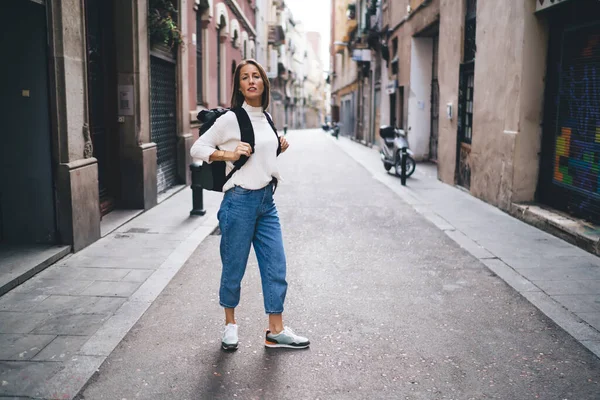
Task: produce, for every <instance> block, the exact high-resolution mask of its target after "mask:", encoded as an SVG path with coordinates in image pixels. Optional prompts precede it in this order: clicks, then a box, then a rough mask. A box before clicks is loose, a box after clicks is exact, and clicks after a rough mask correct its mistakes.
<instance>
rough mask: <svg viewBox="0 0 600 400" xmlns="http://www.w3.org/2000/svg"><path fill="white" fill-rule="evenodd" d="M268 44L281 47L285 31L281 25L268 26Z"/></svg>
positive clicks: (283, 42)
mask: <svg viewBox="0 0 600 400" xmlns="http://www.w3.org/2000/svg"><path fill="white" fill-rule="evenodd" d="M269 44H272V45H273V46H281V45H282V44H285V31H284V30H283V26H281V25H269Z"/></svg>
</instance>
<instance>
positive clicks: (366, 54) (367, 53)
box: [352, 49, 371, 62]
mask: <svg viewBox="0 0 600 400" xmlns="http://www.w3.org/2000/svg"><path fill="white" fill-rule="evenodd" d="M352 60H354V61H358V62H371V50H369V49H354V50H353V51H352Z"/></svg>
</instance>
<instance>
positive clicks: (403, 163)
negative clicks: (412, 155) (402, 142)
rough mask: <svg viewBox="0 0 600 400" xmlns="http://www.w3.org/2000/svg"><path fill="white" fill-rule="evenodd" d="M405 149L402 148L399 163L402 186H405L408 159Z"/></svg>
mask: <svg viewBox="0 0 600 400" xmlns="http://www.w3.org/2000/svg"><path fill="white" fill-rule="evenodd" d="M406 150H407V148H406V147H403V148H402V160H401V162H400V183H402V186H406V159H407V158H408V152H407V151H406Z"/></svg>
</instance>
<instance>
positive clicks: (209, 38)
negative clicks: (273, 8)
mask: <svg viewBox="0 0 600 400" xmlns="http://www.w3.org/2000/svg"><path fill="white" fill-rule="evenodd" d="M188 7H189V18H188V35H187V36H188V38H191V39H192V40H188V41H187V43H186V45H187V52H188V54H190V55H191V56H190V57H189V60H188V66H189V72H188V76H189V79H188V90H189V97H190V99H192V101H191V102H190V106H189V109H190V112H189V121H190V122H191V124H192V127H193V128H196V127H197V126H198V121H197V115H198V112H200V110H203V109H207V108H217V107H229V104H230V103H231V88H232V83H233V74H234V72H235V68H236V66H237V64H238V63H239V62H240V61H242V60H243V59H245V58H255V57H256V38H257V31H256V28H255V23H256V16H257V13H256V7H255V5H254V1H253V0H251V1H248V0H243V1H240V2H236V1H231V0H204V1H201V0H194V1H193V2H191V3H190V4H189V5H188ZM259 15H260V14H259ZM194 132H195V134H194V135H195V136H194V137H195V138H197V135H198V130H197V129H194Z"/></svg>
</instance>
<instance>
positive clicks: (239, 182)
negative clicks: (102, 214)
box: [191, 60, 310, 350]
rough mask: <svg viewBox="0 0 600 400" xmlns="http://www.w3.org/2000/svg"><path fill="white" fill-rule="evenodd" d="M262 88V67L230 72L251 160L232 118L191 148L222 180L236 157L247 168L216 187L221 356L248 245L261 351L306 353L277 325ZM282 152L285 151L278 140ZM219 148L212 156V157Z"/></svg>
mask: <svg viewBox="0 0 600 400" xmlns="http://www.w3.org/2000/svg"><path fill="white" fill-rule="evenodd" d="M269 98H270V92H269V80H268V79H267V74H266V73H265V71H264V69H263V68H262V66H261V65H260V64H259V63H258V62H256V61H254V60H244V61H242V62H241V63H240V64H239V65H238V66H237V68H236V70H235V75H234V78H233V92H232V95H231V108H236V107H241V108H243V109H244V110H245V111H246V112H247V113H248V115H249V117H250V121H251V123H252V128H253V130H254V137H255V139H254V140H255V145H254V152H253V153H252V151H251V147H250V145H249V144H248V143H244V142H242V141H241V132H240V128H239V125H238V121H237V118H236V116H235V114H234V113H233V112H231V111H229V112H227V113H226V114H224V115H223V116H221V117H220V118H219V119H217V120H216V121H215V123H214V125H213V126H212V127H211V128H210V129H209V130H208V131H206V132H205V133H204V134H203V135H202V136H201V137H200V138H199V139H198V140H197V141H196V143H194V145H193V146H192V149H191V155H192V157H193V158H197V159H201V160H203V161H205V162H208V163H210V162H213V161H227V173H229V172H230V171H231V170H232V169H233V164H232V163H233V162H235V161H237V160H239V158H240V157H241V156H247V157H249V158H248V161H247V162H246V163H245V164H244V166H243V167H241V168H240V169H239V170H238V171H236V172H235V173H234V174H233V176H232V177H231V178H230V179H229V180H228V181H227V183H226V184H225V186H224V187H223V192H225V195H224V196H223V201H222V203H221V208H220V209H219V212H218V214H217V217H218V218H219V227H220V229H221V261H222V264H223V270H222V272H221V288H220V290H219V302H220V304H221V306H222V307H223V308H224V309H225V330H224V332H223V339H222V341H221V346H222V348H223V349H224V350H235V349H237V347H238V326H237V323H236V321H235V307H237V305H238V303H239V300H240V288H241V282H242V278H243V276H244V272H245V270H246V264H247V262H248V256H249V254H250V245H251V244H254V251H255V253H256V258H257V260H258V265H259V269H260V276H261V280H262V289H263V297H264V307H265V312H266V313H267V314H268V316H269V329H268V330H267V333H266V339H265V346H267V347H288V348H295V349H297V348H306V347H308V346H309V344H310V342H309V341H308V339H307V338H305V337H302V336H298V335H296V334H295V333H294V332H293V331H292V330H291V329H290V328H288V327H285V326H284V325H283V317H282V313H283V303H284V300H285V295H286V291H287V282H286V279H285V274H286V260H285V253H284V249H283V239H282V235H281V225H280V223H279V216H278V214H277V209H276V207H275V203H274V201H273V191H274V187H273V181H274V180H275V182H276V180H278V179H280V176H279V172H278V170H277V148H278V143H277V140H278V136H275V135H274V134H273V129H272V128H271V126H270V124H269V122H268V120H267V118H266V116H265V114H264V112H265V110H266V109H267V107H268V106H269ZM279 142H280V145H281V152H285V151H286V150H287V149H288V147H289V144H288V142H287V140H286V139H285V138H284V137H279ZM217 147H218V150H217Z"/></svg>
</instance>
